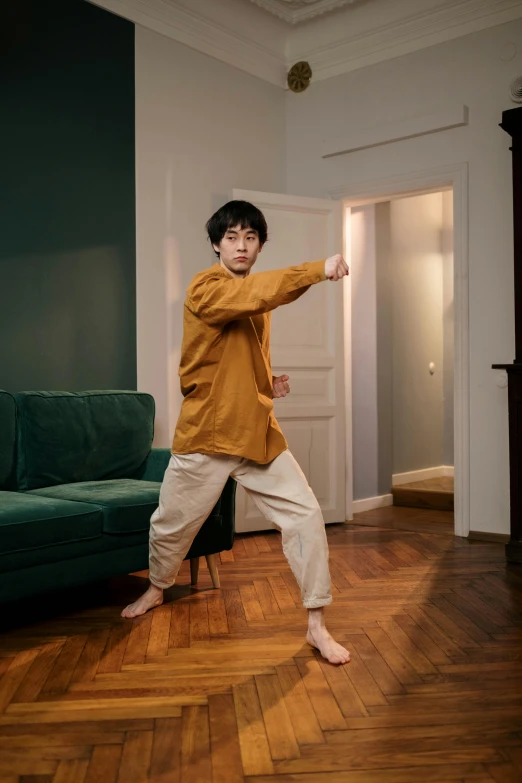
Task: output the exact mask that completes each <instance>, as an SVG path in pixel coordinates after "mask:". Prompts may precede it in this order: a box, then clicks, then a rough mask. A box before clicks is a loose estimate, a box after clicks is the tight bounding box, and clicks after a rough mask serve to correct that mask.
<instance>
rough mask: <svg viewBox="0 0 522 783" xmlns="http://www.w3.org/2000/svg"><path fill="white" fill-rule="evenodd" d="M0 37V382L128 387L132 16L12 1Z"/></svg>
mask: <svg viewBox="0 0 522 783" xmlns="http://www.w3.org/2000/svg"><path fill="white" fill-rule="evenodd" d="M2 26H3V29H2V33H1V34H0V388H4V389H7V390H11V391H15V390H22V389H26V390H27V389H62V390H73V391H74V390H80V389H99V388H105V389H123V388H125V389H135V388H136V272H135V269H136V263H135V261H136V241H135V234H136V219H135V167H134V160H135V157H134V149H135V145H134V124H135V123H134V25H133V24H132V23H130V22H128V21H126V20H123V19H120V18H119V17H117V16H113V15H112V14H110V13H108V12H106V11H104V10H102V9H99V8H97V7H96V6H93V5H90V4H89V3H87V2H84V0H45V2H44V1H43V0H16V2H15V3H9V4H6V8H5V9H3V10H2Z"/></svg>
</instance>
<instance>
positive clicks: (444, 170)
mask: <svg viewBox="0 0 522 783" xmlns="http://www.w3.org/2000/svg"><path fill="white" fill-rule="evenodd" d="M448 187H450V188H452V189H453V214H454V229H453V230H454V300H455V385H454V406H455V411H454V422H455V423H454V434H455V535H457V536H463V537H465V536H467V535H468V533H469V529H470V468H469V461H470V425H469V416H470V396H469V395H470V380H469V372H470V368H469V259H468V225H469V214H468V164H467V163H456V164H453V165H447V166H440V167H435V168H432V169H428V170H426V171H418V172H411V173H407V174H402V175H399V176H396V177H389V178H384V179H382V180H371V181H369V182H363V183H360V184H356V185H352V186H350V187H344V188H338V189H336V190H331V191H329V195H330V197H331V198H342V199H344V201H345V204H346V205H347V206H360V205H361V204H364V203H367V204H369V203H376V202H378V201H388V200H389V199H392V198H403V197H404V196H405V195H410V194H412V193H418V192H429V191H432V190H442V189H444V188H448Z"/></svg>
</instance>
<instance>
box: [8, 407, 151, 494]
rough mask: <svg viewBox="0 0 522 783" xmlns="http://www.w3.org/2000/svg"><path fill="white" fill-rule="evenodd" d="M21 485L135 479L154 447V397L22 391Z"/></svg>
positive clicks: (53, 484)
mask: <svg viewBox="0 0 522 783" xmlns="http://www.w3.org/2000/svg"><path fill="white" fill-rule="evenodd" d="M15 399H16V404H17V412H18V427H17V431H18V437H17V440H18V444H17V465H16V473H17V485H18V489H20V490H29V489H39V488H41V487H50V486H55V485H57V484H69V483H73V482H77V481H98V480H101V479H110V478H134V477H135V476H136V475H137V473H138V471H139V468H140V466H141V465H142V464H143V462H144V461H145V459H146V458H147V455H148V453H149V451H150V449H151V446H152V439H153V436H154V409H155V406H154V398H153V397H151V396H150V394H143V393H141V392H131V391H87V392H46V391H40V392H38V391H35V392H21V393H19V394H15Z"/></svg>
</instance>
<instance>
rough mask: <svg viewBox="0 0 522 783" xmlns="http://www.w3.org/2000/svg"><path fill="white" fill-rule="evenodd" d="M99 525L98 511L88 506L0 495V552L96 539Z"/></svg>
mask: <svg viewBox="0 0 522 783" xmlns="http://www.w3.org/2000/svg"><path fill="white" fill-rule="evenodd" d="M102 523H103V514H102V511H101V509H100V508H99V507H97V506H95V505H93V504H90V503H72V502H71V501H69V500H59V499H57V498H44V497H37V496H35V495H28V494H24V493H21V492H0V552H23V551H28V550H31V549H40V548H42V547H47V546H53V545H55V544H64V543H67V542H71V541H81V540H86V539H91V538H97V537H98V536H101V535H102Z"/></svg>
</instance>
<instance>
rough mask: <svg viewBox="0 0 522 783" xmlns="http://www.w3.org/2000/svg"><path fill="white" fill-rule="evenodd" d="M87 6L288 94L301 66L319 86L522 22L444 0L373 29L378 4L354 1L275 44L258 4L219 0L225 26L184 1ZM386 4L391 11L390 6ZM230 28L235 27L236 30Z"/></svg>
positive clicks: (488, 0)
mask: <svg viewBox="0 0 522 783" xmlns="http://www.w3.org/2000/svg"><path fill="white" fill-rule="evenodd" d="M339 1H341V2H342V0H330V2H333V3H336V4H337V5H339ZM89 2H92V3H94V4H95V5H98V6H100V7H102V8H105V9H106V10H108V11H111V12H112V13H114V14H117V15H118V16H123V17H125V18H126V19H130V20H131V21H132V22H135V23H136V24H140V25H142V26H143V27H147V28H149V29H150V30H154V31H155V32H157V33H161V34H162V35H165V36H167V37H169V38H172V39H173V40H175V41H178V42H179V43H182V44H185V45H186V46H189V47H191V48H192V49H196V50H198V51H200V52H202V53H204V54H206V55H208V56H209V57H214V58H216V59H217V60H221V61H222V62H225V63H228V64H229V65H232V66H234V67H235V68H239V69H240V70H242V71H245V72H246V73H249V74H251V75H252V76H256V77H257V78H260V79H263V80H264V81H267V82H269V83H270V84H273V85H276V86H277V87H280V88H282V89H287V82H286V78H287V73H288V70H289V69H290V68H291V66H292V65H293V64H294V63H295V62H297V61H299V60H307V61H308V62H309V63H310V65H311V67H312V71H313V78H312V84H313V82H317V81H321V80H323V79H329V78H331V77H333V76H339V75H341V74H343V73H349V72H350V71H355V70H358V69H360V68H364V67H366V66H368V65H374V64H376V63H379V62H383V61H385V60H389V59H392V58H395V57H400V56H402V55H405V54H409V53H411V52H414V51H418V50H421V49H425V48H428V47H430V46H433V45H435V44H440V43H444V42H445V41H450V40H452V39H455V38H459V37H461V36H463V35H468V34H469V33H474V32H478V31H480V30H484V29H487V28H488V27H494V26H496V25H500V24H504V23H506V22H511V21H514V20H516V19H520V18H522V0H441V3H439V5H438V6H437V7H436V8H431V9H430V10H428V11H426V10H425V11H423V12H422V11H419V6H420V5H422V0H411V8H412V9H417V10H413V11H412V13H411V14H410V15H409V16H407V17H404V16H403V18H400V19H399V18H396V20H395V21H393V20H392V21H391V22H390V21H389V22H388V23H387V24H385V25H384V24H383V25H381V26H378V25H376V24H375V20H376V19H378V15H376V14H375V5H373V11H374V13H373V15H372V16H371V17H369V16H368V15H367V14H366V12H365V5H364V4H359V3H356V2H353V0H349V3H348V5H346V6H345V7H344V9H343V8H338V10H337V13H336V14H335V17H333V16H332V17H329V16H324V15H323V16H321V17H320V18H318V19H316V20H315V21H311V22H309V23H308V24H307V25H305V26H304V27H298V26H295V25H293V26H290V25H288V26H287V32H284V30H285V27H286V26H284V25H283V34H282V35H279V37H278V38H274V34H273V28H271V27H270V25H267V26H265V24H264V22H263V19H262V18H260V17H265V16H266V19H267V20H268V19H269V15H268V13H267V14H264V13H263V12H262V11H260V10H259V8H258V7H257V5H259V3H257V0H250V2H239V4H238V3H237V2H236V3H235V5H234V13H232V10H231V5H230V3H231V0H213V5H212V8H213V9H214V11H215V9H216V8H217V7H218V6H219V5H220V4H221V5H223V6H224V9H223V13H221V17H219V16H218V18H219V22H217V21H216V18H214V19H212V18H211V17H210V16H207V15H206V14H205V11H204V10H203V9H205V7H206V6H205V4H204V3H202V4H201V3H200V4H199V5H198V6H197V8H196V4H194V6H193V7H192V8H190V9H189V8H188V7H187V0H185V4H182V2H181V0H89ZM263 2H270V0H263ZM382 2H383V3H386V4H387V6H386V7H387V8H388V9H389V8H390V6H389V5H388V0H382ZM315 5H316V7H317V4H315ZM352 5H353V6H354V8H353V9H352ZM355 8H357V9H358V12H357V15H356V16H357V17H358V20H359V21H358V25H355V26H354V24H352V20H354V21H355V17H354V16H353V15H354V14H355ZM294 10H297V9H294ZM299 10H300V11H301V10H302V9H299ZM305 10H306V9H305ZM237 11H241V15H242V16H243V25H242V26H241V25H238V24H237V20H236V16H237ZM245 14H246V17H248V14H252V17H253V18H252V20H251V21H250V22H249V23H248V24H245V23H244V22H245ZM368 14H369V9H368ZM214 15H215V14H214ZM270 17H271V20H272V22H273V23H274V24H275V23H276V22H277V24H278V25H282V24H283V23H282V22H280V21H278V20H276V19H275V18H274V16H272V15H270ZM361 19H363V21H364V23H365V29H355V28H356V27H359V28H360V27H361ZM222 20H226V22H225V23H223V21H222ZM232 25H236V29H233V26H232ZM319 28H321V29H320V32H321V35H320V36H319V35H318V32H319ZM342 29H349V30H351V35H350V36H349V37H348V36H343V38H339V30H342ZM245 31H246V32H245ZM278 33H280V30H278ZM318 38H320V39H321V45H320V46H318V45H317V40H318ZM285 49H286V51H285ZM296 100H299V96H296Z"/></svg>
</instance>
